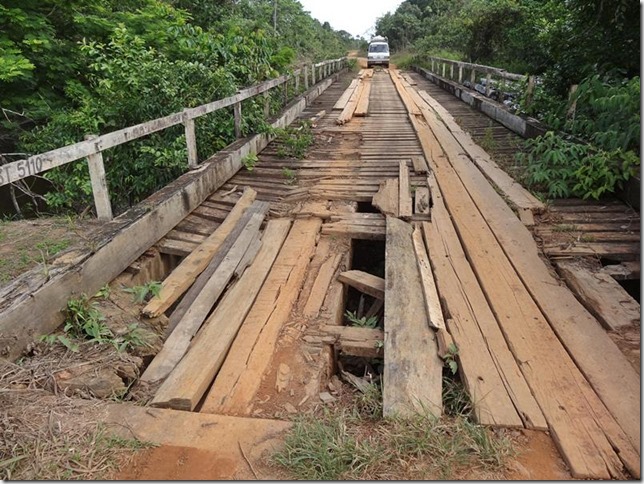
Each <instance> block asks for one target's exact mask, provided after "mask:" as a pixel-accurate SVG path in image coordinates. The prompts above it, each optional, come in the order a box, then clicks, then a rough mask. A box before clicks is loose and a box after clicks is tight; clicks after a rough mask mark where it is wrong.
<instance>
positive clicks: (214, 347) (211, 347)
mask: <svg viewBox="0 0 644 484" xmlns="http://www.w3.org/2000/svg"><path fill="white" fill-rule="evenodd" d="M290 226H291V222H290V221H289V220H287V219H277V220H271V221H269V222H268V224H267V225H266V230H265V231H264V234H263V236H262V245H261V249H260V251H259V253H258V254H257V258H256V259H255V261H253V263H252V264H251V265H250V267H249V268H248V270H247V271H246V272H245V273H244V275H243V276H242V278H241V279H240V280H239V282H237V284H235V286H234V287H233V288H232V289H231V291H230V292H229V293H227V294H226V295H225V296H224V298H223V299H222V301H221V303H219V305H218V306H217V308H216V309H215V311H214V312H213V314H212V315H211V316H210V317H209V318H208V321H207V322H206V324H205V326H204V329H203V330H202V331H201V332H200V333H199V335H198V337H197V338H196V340H195V342H194V344H193V345H192V346H191V347H190V350H189V351H188V353H187V354H186V355H185V357H184V358H183V359H182V360H181V361H180V362H179V364H178V365H177V367H176V368H175V369H174V370H173V371H172V373H170V375H169V376H168V378H167V379H166V380H165V381H164V382H163V384H162V385H161V387H160V388H159V390H158V391H157V393H156V395H155V396H154V399H153V400H152V405H153V406H160V407H170V408H176V409H178V410H190V411H192V410H194V408H195V407H196V406H197V404H198V403H199V401H200V400H201V397H202V396H203V395H204V393H205V392H206V390H207V389H208V386H209V385H210V384H211V382H212V380H213V379H214V377H215V375H216V374H217V372H218V371H219V369H220V368H221V365H222V364H223V362H224V359H225V357H226V354H227V353H228V350H229V349H230V346H231V345H232V343H233V341H234V339H235V336H236V335H237V332H238V331H239V327H240V326H241V324H242V322H243V321H244V318H245V317H246V315H247V314H248V312H249V311H250V308H251V306H252V304H253V302H254V301H255V298H256V297H257V293H258V292H259V290H260V288H261V286H262V284H263V283H264V281H265V279H266V276H267V275H268V272H269V271H270V268H271V267H272V265H273V262H274V261H275V258H276V257H277V254H278V252H279V250H280V248H281V247H282V244H283V242H284V239H285V238H286V235H287V234H288V231H289V229H290Z"/></svg>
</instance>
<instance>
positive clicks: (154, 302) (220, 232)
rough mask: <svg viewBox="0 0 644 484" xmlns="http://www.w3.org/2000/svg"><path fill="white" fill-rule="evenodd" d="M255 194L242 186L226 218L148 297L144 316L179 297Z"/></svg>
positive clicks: (157, 310)
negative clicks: (157, 292)
mask: <svg viewBox="0 0 644 484" xmlns="http://www.w3.org/2000/svg"><path fill="white" fill-rule="evenodd" d="M256 196H257V193H256V192H255V190H253V189H252V188H247V189H245V190H244V194H243V195H242V197H241V198H240V199H239V202H237V204H236V205H235V207H234V208H233V209H232V210H231V212H230V214H229V215H228V217H226V220H224V221H223V222H222V224H221V225H220V226H219V227H218V228H217V230H215V232H214V233H213V234H212V235H211V236H210V237H208V238H207V239H206V240H205V241H204V242H203V243H202V244H201V245H200V246H199V247H198V248H197V249H196V250H194V251H193V252H192V253H191V255H190V256H188V257H186V258H185V259H184V260H183V261H181V264H179V265H178V266H177V267H176V268H175V269H174V270H173V271H172V272H171V273H170V275H169V276H168V277H166V278H165V280H164V281H163V283H162V285H161V291H160V292H159V295H158V296H157V297H154V298H152V299H151V300H150V302H149V303H148V304H147V305H146V306H145V307H144V308H143V310H142V311H141V312H142V314H143V315H144V316H146V317H149V318H154V317H157V316H159V315H160V314H162V313H163V312H164V311H165V310H166V309H168V308H169V307H170V306H172V304H174V302H175V301H176V300H177V299H179V297H180V296H181V295H182V294H183V293H184V292H185V291H186V290H187V289H188V288H189V287H190V285H191V284H192V283H193V282H194V280H195V279H196V278H197V276H198V275H199V274H200V273H201V272H202V271H203V270H204V269H205V268H206V267H207V266H208V263H209V262H210V260H211V259H212V257H213V256H214V255H215V253H216V252H217V250H218V249H219V247H220V246H221V244H223V242H224V240H225V239H226V237H227V236H228V234H229V233H230V232H231V231H232V230H233V228H234V227H235V224H236V223H237V222H238V221H239V219H240V218H241V216H242V215H243V214H244V212H245V211H246V209H247V208H248V207H250V206H251V204H252V203H253V202H254V201H255V197H256Z"/></svg>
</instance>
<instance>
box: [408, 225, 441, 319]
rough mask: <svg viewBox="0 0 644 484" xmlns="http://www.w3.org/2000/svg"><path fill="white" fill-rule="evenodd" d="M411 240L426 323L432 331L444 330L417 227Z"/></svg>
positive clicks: (438, 302)
mask: <svg viewBox="0 0 644 484" xmlns="http://www.w3.org/2000/svg"><path fill="white" fill-rule="evenodd" d="M412 238H413V241H414V249H415V251H416V261H417V263H418V271H419V273H420V280H421V282H422V288H423V291H422V292H423V300H424V301H425V309H426V310H427V322H428V323H429V325H430V326H431V327H432V328H434V329H445V320H444V319H443V310H442V308H441V301H440V299H439V297H438V290H437V289H436V282H435V281H434V275H433V274H432V268H431V267H430V265H429V257H428V256H427V251H426V250H425V244H424V243H423V235H422V233H421V231H420V226H419V225H416V226H415V227H414V233H413V235H412Z"/></svg>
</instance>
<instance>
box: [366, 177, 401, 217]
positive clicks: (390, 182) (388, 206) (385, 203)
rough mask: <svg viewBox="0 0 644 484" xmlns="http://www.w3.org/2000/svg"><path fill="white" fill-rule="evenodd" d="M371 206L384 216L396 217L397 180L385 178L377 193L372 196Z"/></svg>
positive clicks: (397, 213)
mask: <svg viewBox="0 0 644 484" xmlns="http://www.w3.org/2000/svg"><path fill="white" fill-rule="evenodd" d="M371 204H372V205H373V206H374V207H376V208H377V209H378V210H380V211H381V212H382V213H383V214H384V215H391V216H392V217H398V215H399V211H398V180H397V179H395V178H387V179H386V180H385V181H383V182H380V188H379V189H378V193H376V194H375V195H374V196H373V199H372V201H371Z"/></svg>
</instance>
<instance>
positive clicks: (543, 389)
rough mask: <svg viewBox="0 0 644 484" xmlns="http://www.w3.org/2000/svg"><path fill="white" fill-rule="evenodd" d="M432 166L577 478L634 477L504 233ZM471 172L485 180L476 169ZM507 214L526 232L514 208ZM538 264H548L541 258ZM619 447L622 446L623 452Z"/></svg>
mask: <svg viewBox="0 0 644 484" xmlns="http://www.w3.org/2000/svg"><path fill="white" fill-rule="evenodd" d="M428 121H431V126H432V130H434V132H435V133H437V137H438V138H439V140H440V141H441V145H442V147H443V149H445V151H446V153H447V154H448V156H449V161H450V162H451V163H454V164H456V163H457V162H461V164H462V163H465V160H461V159H459V157H460V156H461V154H460V148H457V147H456V146H455V142H453V141H451V140H450V139H449V133H448V132H447V130H446V129H444V130H442V129H441V126H440V124H439V123H437V122H436V120H435V119H431V120H428ZM443 128H444V127H443ZM434 162H435V163H434V166H432V167H431V168H432V170H433V171H434V172H435V173H436V179H437V180H438V184H439V186H440V187H441V191H442V192H443V196H444V197H445V201H446V204H447V206H448V209H449V211H450V213H451V215H452V217H453V218H454V221H455V225H456V226H457V227H458V229H459V235H460V236H461V238H462V242H463V245H464V247H465V249H466V252H467V255H468V258H469V259H470V261H471V262H472V264H473V267H474V268H475V271H476V274H477V276H478V278H479V280H480V282H481V285H482V286H483V289H484V291H485V292H486V294H487V295H488V299H489V301H490V304H491V306H492V308H493V310H494V311H495V313H496V314H497V316H498V321H499V323H500V324H501V326H502V329H503V331H504V333H505V335H506V337H507V338H508V340H509V341H511V344H512V350H513V353H514V354H515V356H516V358H517V359H518V360H519V361H521V362H529V363H528V364H525V363H524V364H522V367H521V368H522V372H523V374H524V375H525V376H526V380H527V381H528V384H529V385H530V388H531V389H532V392H533V394H534V395H535V397H536V398H537V401H538V402H539V404H540V406H541V408H542V410H543V412H544V415H545V417H546V420H547V421H548V425H549V426H550V428H551V431H552V433H553V437H554V439H555V442H556V443H557V445H558V447H559V448H560V450H561V451H562V454H563V455H564V458H565V459H566V461H567V463H568V465H569V466H570V468H571V471H572V473H573V476H575V477H589V478H610V477H616V476H619V475H620V474H621V471H622V462H623V463H624V465H626V466H627V467H628V468H629V470H630V471H631V472H637V473H639V470H637V469H638V467H639V458H638V457H637V452H636V451H634V449H633V447H632V444H630V443H629V441H628V438H627V437H626V435H625V434H624V433H623V432H621V430H620V429H619V428H618V427H617V425H615V422H614V420H612V417H611V416H610V414H609V413H608V411H607V410H606V408H605V407H604V406H603V404H602V402H601V401H600V400H599V398H597V395H596V394H594V392H592V390H591V389H590V386H589V385H588V382H587V381H586V380H585V379H584V377H583V376H582V375H581V373H580V372H579V370H578V369H577V368H576V366H575V365H574V363H573V362H572V360H571V359H570V356H569V355H568V353H567V351H566V349H565V348H564V347H563V346H562V345H561V343H560V342H559V340H558V339H557V337H556V336H555V334H554V333H553V332H552V330H551V328H550V326H549V325H548V322H547V321H546V320H545V318H544V317H543V315H542V314H541V313H540V310H539V308H538V307H537V306H536V304H535V302H534V300H533V299H532V297H531V295H530V294H529V293H528V292H527V290H526V288H525V286H523V283H522V281H521V279H519V278H518V275H517V273H516V272H515V270H514V267H513V266H512V265H511V264H510V263H509V260H508V259H507V258H506V257H505V254H504V252H503V249H502V248H501V246H499V245H498V241H497V239H496V237H499V236H500V234H499V233H498V232H495V233H492V232H491V230H490V228H489V226H488V225H487V224H486V222H485V221H484V220H483V218H481V217H480V216H478V215H477V214H478V208H477V206H476V205H475V204H474V203H473V200H472V199H471V198H470V193H473V192H474V190H472V192H469V193H468V191H467V190H465V187H464V186H463V184H462V182H461V181H460V179H459V177H458V176H457V175H456V172H455V171H454V168H452V167H451V166H450V165H449V164H448V163H446V162H445V161H444V160H436V159H435V160H434ZM470 166H471V165H470ZM470 171H472V172H476V173H478V175H479V176H480V177H481V178H482V175H481V173H480V172H479V171H478V170H470ZM480 184H481V185H483V184H485V185H487V186H488V187H489V188H490V189H491V191H492V192H493V193H496V192H494V189H493V188H492V187H491V185H489V183H488V182H487V181H486V180H485V179H484V178H482V180H481V183H480ZM470 188H471V189H472V187H470ZM497 197H498V194H497V195H496V197H495V198H493V199H494V201H495V203H496V204H497V205H505V204H503V203H501V202H500V201H499V199H500V197H498V198H497ZM505 206H506V207H507V205H505ZM508 210H509V208H508ZM510 214H511V215H510V217H512V218H513V219H514V220H515V221H516V222H517V223H518V224H519V225H520V227H521V229H522V230H526V232H527V229H526V228H525V227H524V226H523V224H521V222H520V221H519V220H518V219H517V218H516V217H515V216H514V215H513V214H512V212H511V211H510ZM510 244H517V242H516V241H511V242H508V243H507V244H504V248H506V245H510ZM539 263H540V264H541V265H542V266H543V263H542V262H541V261H539ZM544 267H545V266H544ZM528 270H533V269H532V268H530V269H528ZM614 449H619V450H618V453H619V454H616V453H615V451H614ZM620 459H622V462H620Z"/></svg>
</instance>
